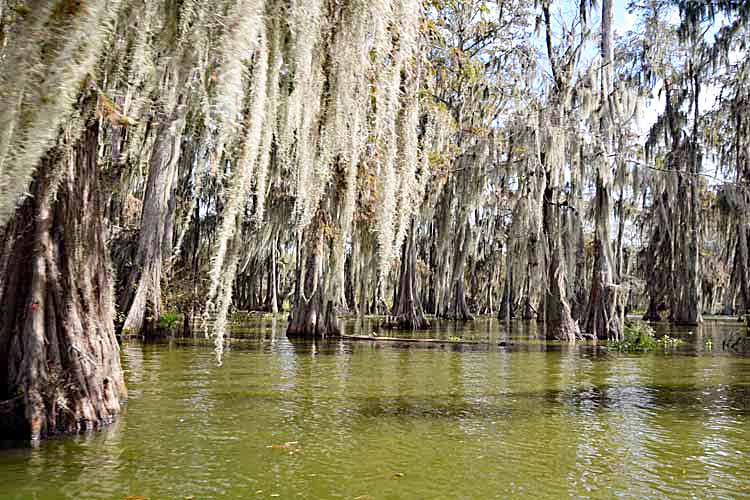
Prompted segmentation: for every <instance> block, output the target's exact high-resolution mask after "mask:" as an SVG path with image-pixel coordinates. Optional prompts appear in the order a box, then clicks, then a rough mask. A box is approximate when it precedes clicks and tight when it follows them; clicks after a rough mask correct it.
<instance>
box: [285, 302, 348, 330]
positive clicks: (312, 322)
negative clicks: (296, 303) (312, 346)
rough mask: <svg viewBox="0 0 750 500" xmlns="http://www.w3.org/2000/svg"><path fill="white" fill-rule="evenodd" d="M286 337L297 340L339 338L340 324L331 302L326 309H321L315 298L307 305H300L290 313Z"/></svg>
mask: <svg viewBox="0 0 750 500" xmlns="http://www.w3.org/2000/svg"><path fill="white" fill-rule="evenodd" d="M322 309H325V310H322ZM286 336H287V337H289V338H298V339H317V338H330V337H340V336H341V324H340V322H339V319H338V318H337V316H336V310H335V308H334V306H333V301H329V302H328V306H327V307H326V308H323V307H321V305H320V301H318V300H315V298H313V300H311V301H310V302H309V303H307V304H302V305H301V306H300V307H298V308H297V310H296V311H294V312H293V313H292V315H291V317H290V320H289V326H287V329H286Z"/></svg>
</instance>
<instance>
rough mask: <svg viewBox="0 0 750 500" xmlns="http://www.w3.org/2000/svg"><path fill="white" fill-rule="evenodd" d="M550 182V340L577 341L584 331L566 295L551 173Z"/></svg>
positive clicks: (546, 206) (546, 215)
mask: <svg viewBox="0 0 750 500" xmlns="http://www.w3.org/2000/svg"><path fill="white" fill-rule="evenodd" d="M546 177H547V184H546V188H545V191H544V199H543V209H542V211H543V226H544V232H545V234H546V235H547V242H548V245H549V256H548V261H547V276H548V280H549V282H548V284H547V289H546V293H545V297H544V323H545V328H546V335H547V338H548V339H558V340H563V341H567V342H572V341H575V340H576V339H577V337H578V335H579V333H580V330H579V327H578V323H577V322H576V321H575V320H573V317H572V316H571V314H570V304H569V303H568V300H567V297H566V291H567V286H566V284H565V283H566V272H565V259H564V258H563V256H562V255H561V254H562V250H563V246H562V244H561V242H560V231H559V227H558V226H559V224H560V221H559V215H558V208H557V207H558V204H556V203H554V202H553V199H552V196H553V192H554V190H553V188H552V186H551V185H550V172H549V171H547V172H546Z"/></svg>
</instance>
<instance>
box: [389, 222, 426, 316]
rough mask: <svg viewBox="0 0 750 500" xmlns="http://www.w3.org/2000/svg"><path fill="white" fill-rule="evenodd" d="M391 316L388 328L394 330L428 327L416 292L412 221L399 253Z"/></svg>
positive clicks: (414, 244)
mask: <svg viewBox="0 0 750 500" xmlns="http://www.w3.org/2000/svg"><path fill="white" fill-rule="evenodd" d="M392 315H393V318H392V323H391V325H390V326H392V327H394V328H399V329H402V330H423V329H427V328H429V327H430V322H429V321H427V319H426V318H425V316H424V311H423V310H422V303H421V301H420V300H419V294H418V292H417V245H416V241H415V237H414V220H413V219H412V221H411V226H410V227H409V236H408V238H407V239H406V241H405V242H404V246H403V249H402V251H401V273H400V278H399V283H398V292H397V294H396V301H395V303H394V306H393V313H392Z"/></svg>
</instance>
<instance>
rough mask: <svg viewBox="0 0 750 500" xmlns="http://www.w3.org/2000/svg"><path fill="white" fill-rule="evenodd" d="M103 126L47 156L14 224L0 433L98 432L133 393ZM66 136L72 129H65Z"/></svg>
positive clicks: (1, 334)
mask: <svg viewBox="0 0 750 500" xmlns="http://www.w3.org/2000/svg"><path fill="white" fill-rule="evenodd" d="M98 131H99V126H98V123H97V122H95V121H92V122H90V123H89V124H88V126H87V128H86V130H85V131H84V132H83V135H82V136H81V138H80V139H79V140H78V142H77V143H76V144H74V145H68V144H63V145H62V146H60V147H58V148H56V149H54V150H53V151H52V152H50V153H49V154H48V155H47V157H45V159H44V160H43V161H42V162H41V164H40V166H39V169H38V170H37V174H36V177H35V181H34V184H33V185H32V189H31V192H32V194H33V196H30V197H29V198H27V199H26V201H25V202H24V203H23V205H22V206H21V207H20V208H18V209H17V211H16V215H15V218H14V220H13V221H12V222H11V223H10V224H9V225H8V226H7V227H6V228H5V241H6V242H8V244H7V246H6V247H5V250H6V251H7V253H4V255H3V257H2V259H5V261H6V262H5V265H3V266H0V269H2V270H4V273H3V276H2V279H1V280H0V303H2V304H3V307H2V315H1V316H0V436H2V437H5V438H12V439H32V440H36V439H39V438H44V437H47V436H51V435H54V434H59V433H72V432H80V431H85V430H90V429H98V428H100V427H102V426H103V425H106V424H108V423H110V422H111V421H112V419H113V418H114V417H115V416H116V415H117V414H118V413H119V411H120V399H121V398H124V397H125V396H126V390H125V384H124V379H123V373H122V369H121V367H120V357H119V353H120V351H119V346H118V344H117V339H116V338H115V333H114V299H113V293H114V292H113V284H112V279H111V275H112V272H111V266H110V261H109V252H108V249H107V240H106V229H105V224H104V203H103V199H102V193H101V188H100V179H99V175H100V172H99V169H98V166H97V161H96V158H97V156H96V155H97V143H98V135H99V132H98ZM66 135H67V134H66Z"/></svg>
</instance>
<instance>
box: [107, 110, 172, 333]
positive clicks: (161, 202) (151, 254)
mask: <svg viewBox="0 0 750 500" xmlns="http://www.w3.org/2000/svg"><path fill="white" fill-rule="evenodd" d="M179 113H180V111H177V112H175V114H174V115H173V116H171V117H168V118H166V117H165V118H163V119H162V122H161V123H160V124H159V126H158V130H157V133H156V134H157V135H156V139H155V144H154V151H153V153H152V154H151V161H150V166H149V173H148V182H147V185H146V194H145V196H144V200H143V215H142V217H141V231H140V235H139V238H138V251H137V254H136V259H135V262H134V265H133V270H132V271H131V273H130V275H129V276H128V279H127V281H126V282H125V288H124V289H123V296H122V297H121V298H120V310H121V311H124V312H125V321H124V323H123V325H122V331H123V332H127V333H140V332H143V334H144V336H145V337H149V336H151V335H153V334H156V333H157V332H156V331H155V325H156V322H158V320H159V317H160V316H161V306H162V300H161V279H162V263H163V262H162V261H163V259H164V257H165V256H164V255H163V253H162V252H163V249H164V237H165V230H166V227H167V224H166V219H167V215H168V213H169V201H170V198H171V195H172V189H173V187H174V183H175V180H176V179H175V177H176V167H177V162H176V161H175V160H176V157H177V154H178V151H177V148H178V147H179V143H180V137H181V134H182V125H183V123H182V119H181V117H180V116H179ZM170 238H171V236H170Z"/></svg>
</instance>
